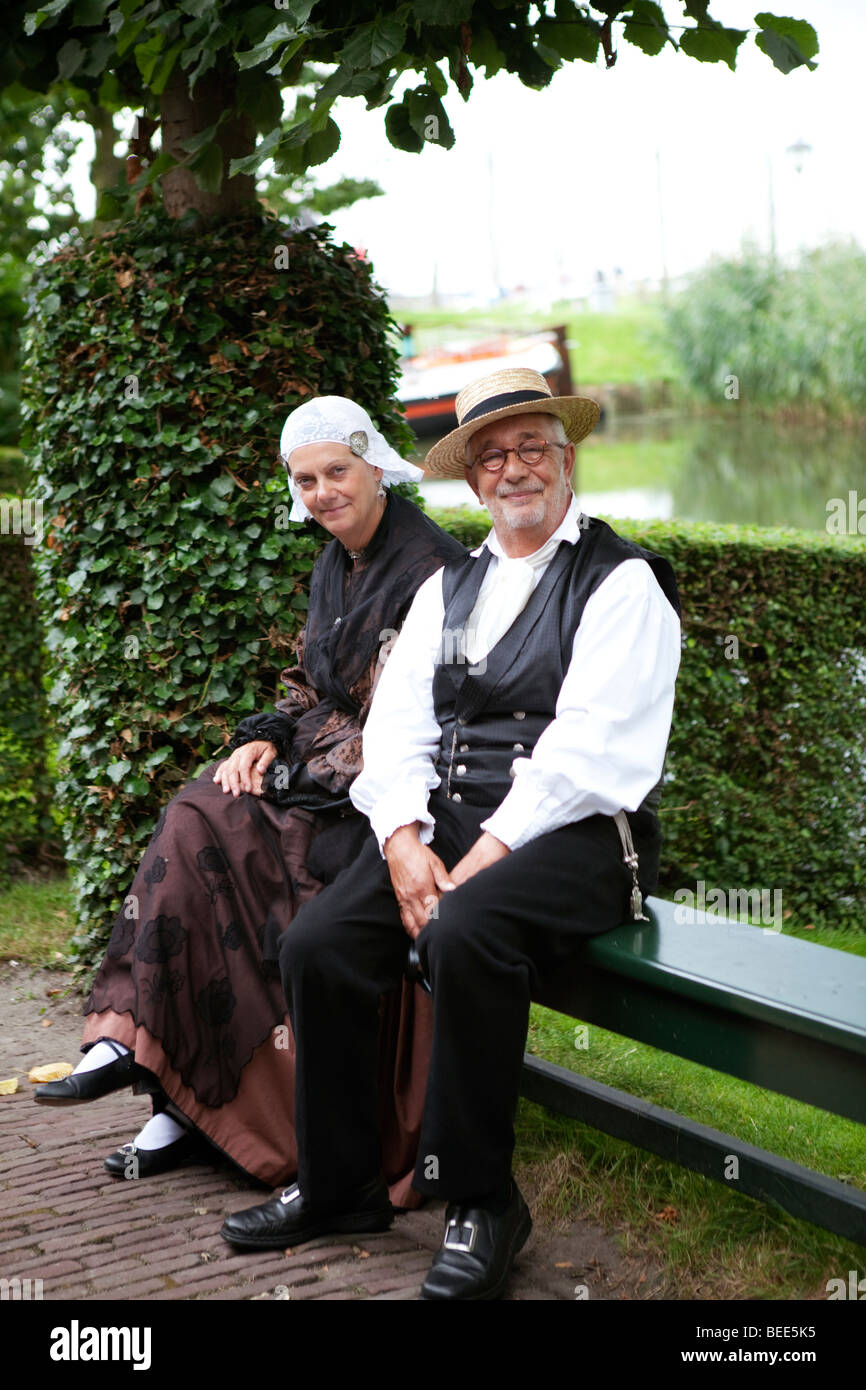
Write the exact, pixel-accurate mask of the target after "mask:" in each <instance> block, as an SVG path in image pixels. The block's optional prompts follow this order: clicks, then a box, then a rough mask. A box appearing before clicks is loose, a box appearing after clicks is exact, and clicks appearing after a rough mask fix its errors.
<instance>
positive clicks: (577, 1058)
mask: <svg viewBox="0 0 866 1390" xmlns="http://www.w3.org/2000/svg"><path fill="white" fill-rule="evenodd" d="M71 926H72V900H71V893H70V890H69V888H68V886H67V884H66V883H65V881H63V880H55V881H53V882H50V883H45V884H18V885H16V886H15V887H13V888H11V889H8V890H6V891H5V892H3V893H2V894H0V959H3V960H9V959H10V958H11V959H16V960H19V961H24V962H29V963H32V964H34V965H46V964H53V965H58V964H59V961H58V953H62V952H63V950H64V948H65V946H66V943H67V939H68V937H69V936H70V934H71ZM786 930H787V931H789V932H790V933H792V934H794V935H797V936H802V937H803V938H805V939H807V940H810V941H815V942H817V943H818V944H819V945H825V946H832V947H837V948H840V949H844V950H847V951H851V952H854V953H856V954H859V955H866V934H862V933H854V932H846V933H840V932H832V931H821V930H811V931H807V930H806V929H804V928H801V929H797V928H793V929H792V928H790V926H786ZM771 944H772V943H771ZM528 1047H529V1050H530V1051H532V1052H534V1053H538V1054H540V1055H543V1056H544V1057H546V1058H547V1059H548V1060H549V1061H552V1062H556V1063H558V1064H559V1065H560V1066H565V1067H570V1068H572V1069H573V1070H576V1071H581V1072H583V1073H584V1074H585V1075H587V1076H591V1077H593V1078H595V1079H596V1080H598V1081H602V1082H605V1083H606V1084H608V1085H611V1086H616V1087H618V1088H620V1089H621V1090H625V1091H629V1092H631V1093H632V1094H635V1095H639V1096H643V1097H645V1098H646V1099H648V1100H650V1101H652V1102H653V1103H654V1104H657V1105H660V1106H664V1107H665V1108H667V1109H670V1110H676V1111H678V1112H680V1113H682V1114H686V1115H689V1116H690V1117H691V1118H693V1119H695V1120H699V1121H701V1122H703V1123H705V1124H710V1125H712V1126H713V1127H714V1128H716V1129H721V1130H723V1131H724V1132H726V1133H729V1134H732V1135H734V1136H737V1137H740V1138H742V1139H744V1140H746V1141H748V1142H749V1143H752V1144H758V1145H760V1146H761V1147H762V1148H766V1149H769V1150H771V1151H773V1152H775V1153H778V1154H781V1155H783V1156H784V1157H786V1158H790V1159H792V1160H793V1161H795V1162H800V1163H804V1164H806V1165H807V1166H809V1167H810V1168H814V1169H816V1170H818V1171H819V1172H823V1173H828V1174H830V1175H831V1176H833V1177H845V1178H848V1179H851V1180H852V1181H854V1182H855V1183H856V1184H857V1185H859V1186H866V1138H864V1134H863V1129H862V1126H858V1125H855V1124H853V1123H851V1122H848V1121H846V1120H842V1119H839V1118H838V1117H836V1116H833V1115H829V1114H826V1113H825V1112H823V1111H821V1110H817V1109H814V1108H812V1107H810V1106H806V1105H801V1104H799V1103H797V1102H795V1101H791V1100H787V1099H785V1098H784V1097H782V1096H776V1095H773V1094H772V1093H770V1092H768V1091H762V1090H759V1089H758V1088H757V1087H754V1086H750V1085H747V1084H746V1083H744V1082H740V1081H736V1080H734V1079H733V1078H731V1077H726V1076H723V1075H721V1074H720V1073H717V1072H713V1071H710V1070H708V1069H707V1068H704V1067H700V1066H697V1065H695V1064H694V1063H691V1062H686V1061H683V1060H682V1059H680V1058H677V1057H672V1056H670V1055H668V1054H667V1053H664V1052H659V1051H658V1050H656V1049H655V1048H651V1047H645V1046H643V1045H641V1044H638V1043H633V1042H631V1041H629V1040H628V1039H626V1038H622V1037H619V1036H618V1035H616V1034H613V1033H607V1032H604V1031H603V1030H601V1029H598V1028H591V1029H590V1031H589V1046H588V1048H587V1049H586V1050H581V1051H578V1050H576V1048H575V1023H574V1020H571V1019H566V1018H564V1017H562V1016H561V1015H557V1014H553V1013H550V1012H549V1011H547V1010H544V1009H535V1010H533V1018H532V1022H531V1025H530V1036H529V1043H528ZM516 1171H517V1173H518V1176H519V1178H520V1181H521V1183H522V1184H523V1185H524V1186H525V1188H526V1190H527V1192H529V1193H531V1194H532V1195H533V1198H534V1203H533V1205H534V1210H535V1213H536V1217H537V1218H538V1217H540V1218H541V1219H542V1221H544V1220H547V1221H549V1222H557V1221H559V1220H564V1219H569V1218H573V1217H574V1216H575V1215H581V1216H584V1217H589V1218H591V1219H593V1220H595V1221H597V1222H598V1223H600V1224H601V1225H603V1226H604V1227H605V1229H606V1230H607V1231H608V1232H609V1233H610V1234H612V1235H614V1236H615V1237H616V1238H618V1239H619V1240H620V1241H621V1242H622V1244H623V1246H624V1248H625V1249H626V1250H627V1252H628V1253H629V1254H631V1255H633V1256H635V1257H636V1258H648V1257H651V1258H653V1259H654V1260H656V1261H657V1262H658V1263H659V1264H660V1265H661V1266H662V1268H663V1270H664V1274H665V1277H666V1279H667V1285H668V1296H669V1297H673V1298H678V1299H685V1298H698V1299H743V1298H769V1299H796V1298H803V1297H809V1296H813V1297H818V1298H821V1297H824V1296H825V1291H824V1287H825V1284H826V1281H827V1280H828V1279H829V1278H831V1277H834V1276H836V1275H839V1274H841V1275H843V1276H847V1271H848V1270H849V1269H854V1268H856V1269H862V1268H863V1267H864V1264H866V1251H864V1249H863V1248H862V1247H857V1246H855V1245H852V1244H851V1243H850V1242H846V1241H843V1240H840V1239H837V1238H836V1237H834V1236H831V1235H828V1234H826V1233H825V1232H823V1231H819V1230H818V1229H817V1228H816V1227H814V1226H811V1225H809V1224H808V1223H807V1222H804V1221H797V1220H795V1219H794V1218H793V1217H789V1216H787V1215H786V1214H784V1213H781V1212H776V1211H773V1210H770V1209H768V1208H767V1207H765V1206H763V1205H762V1204H761V1203H758V1202H755V1201H752V1200H751V1199H749V1198H747V1197H741V1196H740V1195H738V1193H737V1192H736V1184H735V1183H733V1182H732V1183H731V1185H730V1186H729V1187H726V1186H723V1185H722V1184H721V1183H715V1182H710V1181H709V1179H706V1178H702V1177H699V1176H698V1175H697V1174H694V1173H690V1172H688V1171H687V1170H685V1169H683V1168H680V1167H678V1166H677V1165H676V1164H674V1163H669V1162H665V1161H663V1160H662V1159H659V1158H655V1157H654V1156H652V1155H649V1154H647V1153H645V1152H643V1151H642V1150H640V1149H637V1148H634V1147H633V1146H632V1145H630V1144H625V1143H622V1142H620V1141H618V1140H616V1139H611V1138H609V1137H608V1136H607V1135H604V1134H601V1133H599V1131H597V1130H593V1129H591V1128H589V1127H588V1126H585V1125H579V1124H576V1123H574V1122H573V1121H570V1120H567V1119H564V1118H562V1117H559V1116H556V1115H553V1114H551V1113H549V1112H547V1111H545V1110H543V1109H542V1108H541V1107H539V1106H534V1105H530V1104H529V1103H528V1102H521V1105H520V1111H519V1115H518V1145H517V1155H516ZM575 1277H576V1278H577V1277H578V1276H577V1275H576V1276H575Z"/></svg>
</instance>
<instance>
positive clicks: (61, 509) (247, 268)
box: [24, 210, 412, 959]
mask: <svg viewBox="0 0 866 1390" xmlns="http://www.w3.org/2000/svg"><path fill="white" fill-rule="evenodd" d="M389 328H390V319H389V316H388V312H387V308H386V305H385V303H384V300H383V299H382V297H381V295H380V294H379V293H378V292H377V290H376V287H375V286H374V285H373V283H372V281H371V278H370V269H369V266H368V265H367V264H366V263H365V262H364V261H362V260H360V259H359V258H358V257H357V256H356V254H355V253H354V252H353V251H352V249H351V248H350V247H348V246H338V245H335V244H334V243H333V242H332V241H331V240H330V238H329V234H328V232H327V229H323V228H316V229H313V230H309V231H304V232H299V233H296V234H292V233H291V232H290V231H289V230H288V229H286V228H285V227H281V226H280V225H279V224H278V223H277V222H276V221H275V220H274V219H272V218H271V217H269V216H266V215H261V216H259V215H255V216H253V217H247V218H243V219H238V220H235V221H231V222H222V223H213V224H207V225H205V224H202V223H200V222H198V221H197V220H194V219H189V220H185V221H184V222H183V223H178V222H171V221H169V220H168V219H167V218H166V217H165V215H164V214H163V213H162V212H161V210H152V211H148V212H146V213H145V214H144V215H142V216H141V217H139V218H138V219H136V220H135V221H134V222H133V223H131V224H129V225H126V226H124V227H122V228H120V229H119V230H117V231H114V232H112V233H109V234H108V235H106V236H103V237H101V238H98V239H96V240H92V241H87V242H85V241H83V240H80V239H79V240H77V241H75V242H73V243H72V244H71V245H70V246H69V247H67V248H66V249H65V250H63V251H62V252H61V253H60V254H58V255H57V256H56V257H54V259H53V260H52V261H50V262H49V263H48V264H47V265H44V266H42V267H41V269H39V270H38V271H37V272H36V274H35V276H34V280H33V285H32V289H31V300H30V309H29V323H28V329H27V337H26V348H25V354H26V355H25V362H24V382H25V386H24V393H25V394H24V399H25V421H26V431H27V433H26V435H25V441H24V443H25V449H26V451H27V452H28V453H29V455H30V459H29V461H30V466H31V470H32V474H33V476H34V478H35V479H36V480H37V486H36V493H37V495H38V496H42V497H44V498H45V499H46V527H47V530H48V535H47V537H46V540H45V542H44V543H43V544H42V545H41V546H39V547H37V548H36V549H37V551H38V555H37V563H38V567H39V571H40V588H41V597H42V604H43V613H44V619H45V626H46V631H47V634H48V637H47V645H48V648H49V650H50V652H51V657H52V661H53V674H54V678H55V684H54V687H53V689H52V692H51V703H52V707H53V709H54V711H55V714H56V717H57V721H58V724H59V725H60V727H61V728H62V729H63V732H64V734H65V738H64V741H63V743H62V745H61V747H60V749H59V755H58V756H59V762H60V777H59V780H58V784H57V796H58V798H59V801H60V803H61V804H62V805H63V807H64V808H65V809H66V811H67V813H68V818H67V823H66V836H67V852H68V856H69V860H70V862H71V864H72V865H73V866H74V869H75V887H76V896H77V911H78V922H79V935H78V937H77V939H76V942H77V947H78V949H79V951H80V952H81V953H83V954H84V955H86V956H87V957H89V958H90V959H93V958H95V957H96V956H97V955H98V954H99V953H100V952H101V949H102V946H103V944H104V942H105V940H106V938H107V936H108V933H109V931H110V928H111V922H112V918H113V915H114V913H115V912H116V910H117V905H118V903H119V902H120V901H121V900H122V897H123V895H124V893H125V892H126V891H127V887H128V883H129V881H130V879H131V877H132V874H133V871H134V867H135V865H136V863H137V861H138V859H139V858H140V856H141V852H142V848H143V845H144V844H145V843H146V841H147V839H148V837H149V835H150V833H151V829H152V826H153V823H154V821H155V819H156V817H157V815H158V812H159V809H160V806H161V805H162V804H163V803H164V802H165V801H166V800H167V799H168V797H170V796H171V795H172V794H173V792H175V791H176V790H177V789H178V787H180V786H181V785H182V784H183V783H184V782H185V781H186V780H187V779H188V778H189V777H190V776H191V775H192V774H194V773H195V772H196V771H197V770H198V769H199V768H200V767H201V766H202V765H203V764H204V763H206V762H207V761H209V760H210V759H211V758H213V756H214V755H215V754H216V753H217V752H218V751H219V750H220V749H221V748H222V747H223V746H224V744H225V743H226V741H227V738H228V737H229V735H230V733H231V731H232V729H233V728H234V725H235V724H236V722H237V720H238V718H240V717H242V716H243V715H245V714H248V713H250V712H251V711H252V710H254V709H256V708H263V707H265V706H267V705H269V704H271V703H272V702H273V700H274V698H275V696H276V693H277V676H278V672H279V671H280V669H281V668H282V666H284V665H286V664H288V662H289V659H290V657H291V651H292V647H293V640H294V637H295V634H296V631H297V629H298V627H299V626H300V625H301V624H302V622H303V616H304V611H305V609H306V605H307V580H308V578H309V573H310V570H311V568H312V565H313V562H314V560H315V557H316V555H317V553H318V551H319V549H320V548H321V545H322V538H323V534H324V533H322V532H321V531H320V530H319V528H318V527H309V528H305V529H303V530H301V529H300V528H297V527H289V525H288V509H289V505H290V502H291V499H290V497H289V494H288V488H287V486H286V480H285V473H284V471H283V468H282V465H281V464H278V463H276V461H275V460H276V453H277V441H278V439H279V434H280V428H281V425H282V422H283V420H284V418H285V416H286V414H287V413H288V411H289V410H291V409H292V408H294V407H295V406H296V405H298V404H299V403H300V402H301V401H302V400H303V399H305V398H306V397H307V396H309V395H315V394H338V395H346V396H351V397H353V398H354V399H356V400H358V401H360V402H361V403H363V405H364V406H365V407H366V408H367V409H368V410H369V411H370V413H371V415H372V416H373V418H374V419H376V420H377V421H378V422H379V424H380V426H381V428H382V430H383V432H384V433H385V434H387V435H388V437H389V439H390V440H391V442H392V443H393V444H394V445H395V446H396V447H398V448H401V447H407V446H408V445H409V444H410V442H411V438H412V436H411V433H410V432H409V430H408V427H407V426H406V424H405V422H404V421H403V420H402V418H401V417H400V416H398V415H397V414H396V413H395V410H394V407H393V404H392V398H393V391H394V382H395V377H396V370H397V356H396V352H395V351H394V349H393V348H392V347H391V346H390V345H389V340H388V337H387V334H388V330H389Z"/></svg>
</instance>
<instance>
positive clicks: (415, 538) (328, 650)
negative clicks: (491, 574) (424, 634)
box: [230, 493, 466, 801]
mask: <svg viewBox="0 0 866 1390" xmlns="http://www.w3.org/2000/svg"><path fill="white" fill-rule="evenodd" d="M465 553H466V551H465V548H464V547H463V546H462V545H461V544H460V542H459V541H456V540H455V539H454V538H453V536H449V535H448V534H447V533H446V532H445V531H443V530H442V529H441V528H440V527H439V526H437V525H436V523H435V522H433V521H431V520H430V518H429V517H427V516H425V515H424V513H423V512H422V511H421V510H420V509H419V508H418V507H416V506H415V504H414V503H412V502H409V501H407V500H406V499H405V498H403V497H400V496H399V495H397V494H394V493H389V494H388V500H387V502H386V505H385V511H384V513H383V516H382V520H381V521H380V522H379V525H378V527H377V529H376V531H375V533H374V535H373V538H372V540H371V541H370V544H369V545H368V546H367V547H366V549H365V550H364V551H363V552H362V554H361V556H360V558H359V560H357V561H355V562H353V561H352V559H351V557H350V556H349V554H348V552H347V550H346V549H345V547H344V546H343V544H342V543H341V542H340V541H338V540H336V539H335V540H332V541H331V543H330V544H329V545H327V546H326V547H325V549H324V550H323V551H322V554H321V555H320V556H319V559H318V560H317V561H316V564H315V567H314V569H313V576H312V581H311V584H310V598H309V607H308V616H307V625H306V630H305V640H304V658H303V659H304V667H305V670H306V673H307V678H308V680H309V683H310V685H311V686H312V687H313V688H314V689H315V691H316V692H317V694H318V697H319V699H318V703H316V704H315V705H314V706H313V707H312V708H311V709H308V710H304V711H302V712H300V713H299V712H298V710H297V708H296V707H295V708H294V709H293V712H292V713H291V714H289V713H288V712H285V711H281V710H280V701H279V700H278V701H277V713H276V714H274V713H269V714H259V715H250V716H249V717H248V718H247V719H244V720H242V721H241V723H240V724H239V725H238V729H237V731H236V733H235V736H234V738H233V739H232V741H231V744H230V747H231V748H239V747H241V745H242V744H244V743H249V742H252V741H253V740H254V739H256V738H267V739H270V740H271V742H273V743H274V744H275V745H276V747H277V749H278V753H279V757H280V758H281V759H283V760H286V761H288V762H290V763H291V764H292V766H293V767H294V769H295V770H296V771H297V769H298V765H299V764H306V762H307V761H308V760H309V759H310V758H312V757H313V756H315V753H316V740H317V737H318V735H319V733H320V731H321V730H322V728H323V727H324V725H325V724H326V723H327V722H328V720H329V719H330V718H331V716H332V714H333V713H334V711H335V710H342V711H343V712H344V713H345V714H349V715H352V716H357V715H359V714H360V708H361V707H360V705H359V704H358V702H357V700H355V699H354V698H353V696H352V695H351V693H350V691H351V690H352V688H353V686H355V685H357V684H358V682H359V681H360V680H361V677H362V676H363V674H364V672H365V671H366V670H367V669H368V668H369V666H370V665H371V663H372V662H373V661H374V659H375V657H376V655H377V653H378V651H379V648H380V646H381V645H382V643H383V642H384V641H386V640H387V639H388V637H389V636H393V635H394V634H395V633H396V632H397V631H398V630H399V628H400V626H401V625H402V623H403V620H404V618H405V616H406V613H407V612H408V610H409V606H410V604H411V602H412V599H413V598H414V596H415V593H416V590H417V589H418V588H419V586H420V585H421V584H422V583H423V582H424V580H425V579H427V578H428V577H429V575H431V574H433V573H434V571H435V570H437V569H438V568H439V567H440V566H441V565H443V564H445V562H446V561H448V560H451V559H455V558H457V557H459V556H462V555H465ZM272 766H273V765H272ZM272 780H273V779H272V778H271V777H268V778H267V782H268V783H270V782H271V781H272ZM292 783H293V785H295V786H297V777H296V776H293V778H292ZM267 790H268V788H266V791H267ZM276 799H278V800H280V801H282V800H284V799H286V798H283V797H279V796H278V797H277V798H276Z"/></svg>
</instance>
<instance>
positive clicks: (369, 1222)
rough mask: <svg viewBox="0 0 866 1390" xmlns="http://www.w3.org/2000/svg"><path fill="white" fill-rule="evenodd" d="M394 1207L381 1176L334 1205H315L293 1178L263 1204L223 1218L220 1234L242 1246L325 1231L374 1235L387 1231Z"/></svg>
mask: <svg viewBox="0 0 866 1390" xmlns="http://www.w3.org/2000/svg"><path fill="white" fill-rule="evenodd" d="M393 1220H394V1208H393V1207H392V1206H391V1203H390V1201H389V1199H388V1189H387V1187H386V1186H385V1183H384V1180H383V1179H382V1178H381V1177H377V1178H374V1179H373V1181H372V1182H369V1183H367V1185H366V1186H365V1187H362V1188H360V1189H359V1191H357V1192H355V1193H353V1194H352V1196H350V1197H348V1198H347V1199H346V1200H345V1202H341V1203H340V1204H339V1205H338V1206H336V1207H328V1208H323V1207H311V1206H310V1204H309V1203H308V1202H307V1201H306V1200H305V1199H304V1198H303V1197H302V1196H301V1191H300V1188H299V1187H298V1184H297V1183H295V1184H294V1185H293V1186H292V1187H287V1188H286V1189H285V1191H284V1192H282V1193H281V1194H280V1196H279V1197H272V1198H271V1200H270V1201H269V1202H265V1203H264V1204H263V1205H262V1206H258V1207H247V1209H246V1210H245V1211H236V1212H235V1213H234V1215H233V1216H230V1217H229V1218H228V1219H227V1221H225V1222H224V1224H223V1228H222V1230H221V1231H220V1235H221V1236H222V1238H223V1240H227V1241H228V1242H229V1243H230V1244H231V1245H236V1246H237V1247H238V1249H240V1250H285V1249H286V1248H287V1246H289V1245H302V1244H303V1243H304V1241H307V1240H315V1239H316V1237H317V1236H327V1235H331V1234H334V1235H337V1234H340V1235H362V1234H363V1235H371V1234H372V1233H373V1232H375V1231H387V1229H388V1227H389V1226H390V1225H391V1222H392V1221H393Z"/></svg>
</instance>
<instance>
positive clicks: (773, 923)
mask: <svg viewBox="0 0 866 1390" xmlns="http://www.w3.org/2000/svg"><path fill="white" fill-rule="evenodd" d="M674 902H675V903H676V904H677V906H676V907H675V908H674V921H675V922H679V923H680V924H681V925H686V926H692V925H694V924H695V923H697V924H699V925H703V924H704V923H706V922H707V921H710V922H713V921H718V920H720V919H728V920H729V921H732V922H734V923H736V921H737V919H738V918H742V917H748V918H749V920H750V921H751V922H754V923H755V924H756V925H757V924H761V925H763V929H764V932H765V933H767V932H769V933H771V934H773V935H778V933H779V932H780V931H781V930H782V890H781V888H728V889H725V888H710V889H708V888H707V885H706V883H705V881H704V880H703V879H699V880H698V882H697V883H696V884H695V887H694V889H692V888H677V889H675V890H674Z"/></svg>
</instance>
